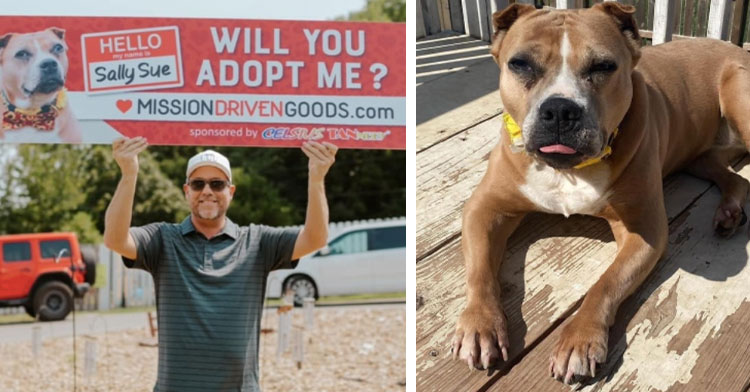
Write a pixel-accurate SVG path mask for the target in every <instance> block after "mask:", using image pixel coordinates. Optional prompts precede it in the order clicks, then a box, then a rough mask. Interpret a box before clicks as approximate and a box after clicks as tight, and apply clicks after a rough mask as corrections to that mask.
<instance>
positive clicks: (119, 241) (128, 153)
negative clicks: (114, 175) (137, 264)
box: [104, 137, 148, 259]
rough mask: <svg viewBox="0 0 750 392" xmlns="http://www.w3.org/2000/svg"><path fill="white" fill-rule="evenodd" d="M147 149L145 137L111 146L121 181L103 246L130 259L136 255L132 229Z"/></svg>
mask: <svg viewBox="0 0 750 392" xmlns="http://www.w3.org/2000/svg"><path fill="white" fill-rule="evenodd" d="M146 146H148V143H147V142H146V139H145V138H142V137H137V138H133V139H118V140H116V141H115V142H114V143H113V144H112V153H113V156H114V158H115V161H116V162H117V164H118V165H119V166H120V171H121V172H122V178H120V182H119V183H118V184H117V189H116V190H115V194H114V196H112V201H110V202H109V207H107V213H106V215H105V216H104V245H106V246H107V247H108V248H109V249H112V250H113V251H115V252H117V253H119V254H120V255H122V256H125V257H126V258H128V259H135V258H136V256H137V249H136V244H135V241H134V240H133V237H132V236H131V235H130V232H129V230H130V222H131V220H132V217H133V199H134V197H135V183H136V180H137V179H138V154H139V153H140V152H141V151H143V150H145V149H146Z"/></svg>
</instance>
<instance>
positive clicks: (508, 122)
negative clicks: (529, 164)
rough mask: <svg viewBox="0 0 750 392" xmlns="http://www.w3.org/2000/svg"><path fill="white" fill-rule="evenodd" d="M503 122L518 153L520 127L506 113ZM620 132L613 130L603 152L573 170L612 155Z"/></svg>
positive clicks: (616, 129) (512, 145)
mask: <svg viewBox="0 0 750 392" xmlns="http://www.w3.org/2000/svg"><path fill="white" fill-rule="evenodd" d="M503 121H505V130H506V131H507V132H508V136H509V137H510V144H511V149H512V150H513V151H520V150H521V149H523V135H522V134H521V127H520V126H518V123H516V121H515V120H513V117H511V115H510V114H509V113H508V112H505V113H503ZM619 131H620V129H619V128H615V131H614V132H613V133H612V136H610V138H609V143H607V146H606V147H604V151H603V152H602V153H601V154H600V155H599V156H598V157H594V158H591V159H588V160H585V161H583V162H581V163H579V164H578V165H576V166H574V168H575V169H582V168H584V167H587V166H591V165H593V164H595V163H599V162H601V161H602V159H604V158H606V157H608V156H610V155H612V143H614V141H615V138H616V137H617V133H618V132H619Z"/></svg>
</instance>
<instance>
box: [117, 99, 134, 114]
mask: <svg viewBox="0 0 750 392" xmlns="http://www.w3.org/2000/svg"><path fill="white" fill-rule="evenodd" d="M132 107H133V101H131V100H129V99H118V100H117V108H118V109H120V111H121V112H122V113H127V111H128V110H130V108H132Z"/></svg>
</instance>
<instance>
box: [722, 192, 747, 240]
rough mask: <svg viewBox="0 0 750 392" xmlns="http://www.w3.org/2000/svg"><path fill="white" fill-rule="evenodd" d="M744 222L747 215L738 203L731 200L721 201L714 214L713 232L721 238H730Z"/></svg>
mask: <svg viewBox="0 0 750 392" xmlns="http://www.w3.org/2000/svg"><path fill="white" fill-rule="evenodd" d="M746 221H747V215H745V210H744V209H742V205H741V203H740V202H738V201H736V200H733V199H726V200H722V201H721V204H720V205H719V207H718V208H717V209H716V213H715V214H714V230H715V231H716V234H718V235H720V236H722V237H731V236H732V234H734V232H735V231H737V227H739V226H742V225H743V224H745V222H746Z"/></svg>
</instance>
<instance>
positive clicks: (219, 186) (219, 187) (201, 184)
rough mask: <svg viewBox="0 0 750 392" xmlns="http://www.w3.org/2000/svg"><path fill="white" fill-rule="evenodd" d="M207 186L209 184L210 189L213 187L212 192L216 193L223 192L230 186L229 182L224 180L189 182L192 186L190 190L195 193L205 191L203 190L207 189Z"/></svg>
mask: <svg viewBox="0 0 750 392" xmlns="http://www.w3.org/2000/svg"><path fill="white" fill-rule="evenodd" d="M206 184H208V186H209V187H211V190H212V191H214V192H221V191H223V190H224V188H226V187H227V185H229V181H224V180H209V181H206V180H200V179H198V180H190V181H188V185H189V186H190V189H192V190H193V191H195V192H200V191H202V190H203V188H205V187H206Z"/></svg>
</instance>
